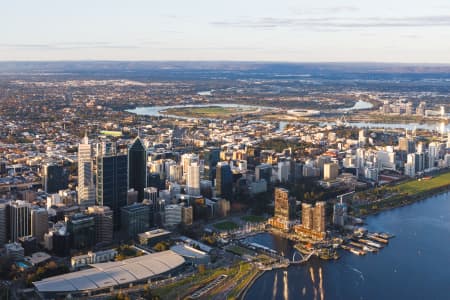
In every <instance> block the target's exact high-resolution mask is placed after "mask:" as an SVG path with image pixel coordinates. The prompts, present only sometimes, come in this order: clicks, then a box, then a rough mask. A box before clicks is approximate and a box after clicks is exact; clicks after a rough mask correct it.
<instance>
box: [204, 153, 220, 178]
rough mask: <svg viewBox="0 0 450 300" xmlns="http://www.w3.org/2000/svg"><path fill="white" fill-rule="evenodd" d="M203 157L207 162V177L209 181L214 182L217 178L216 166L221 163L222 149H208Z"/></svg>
mask: <svg viewBox="0 0 450 300" xmlns="http://www.w3.org/2000/svg"><path fill="white" fill-rule="evenodd" d="M203 156H204V160H205V176H206V178H207V179H209V180H214V178H215V176H216V165H217V163H218V162H219V161H220V148H215V147H209V148H206V149H205V152H204V154H203Z"/></svg>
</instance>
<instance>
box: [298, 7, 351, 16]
mask: <svg viewBox="0 0 450 300" xmlns="http://www.w3.org/2000/svg"><path fill="white" fill-rule="evenodd" d="M291 10H292V11H293V12H295V13H296V14H298V15H321V14H336V13H344V12H356V11H359V8H358V7H356V6H350V5H343V6H332V7H315V8H298V7H295V8H292V9H291Z"/></svg>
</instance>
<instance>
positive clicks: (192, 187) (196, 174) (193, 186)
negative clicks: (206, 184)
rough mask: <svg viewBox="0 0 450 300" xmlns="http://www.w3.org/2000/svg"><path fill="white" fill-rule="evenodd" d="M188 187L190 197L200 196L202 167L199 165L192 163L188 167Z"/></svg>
mask: <svg viewBox="0 0 450 300" xmlns="http://www.w3.org/2000/svg"><path fill="white" fill-rule="evenodd" d="M186 186H187V193H188V194H189V195H191V196H198V195H200V167H199V165H198V164H197V163H192V164H191V165H190V166H189V167H188V172H187V180H186Z"/></svg>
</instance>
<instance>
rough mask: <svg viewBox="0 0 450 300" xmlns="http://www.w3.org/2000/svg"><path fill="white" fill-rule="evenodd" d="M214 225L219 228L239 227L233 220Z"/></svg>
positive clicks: (231, 228)
mask: <svg viewBox="0 0 450 300" xmlns="http://www.w3.org/2000/svg"><path fill="white" fill-rule="evenodd" d="M213 226H214V227H215V228H217V229H219V230H234V229H238V228H239V225H238V224H236V223H234V222H231V221H225V222H220V223H216V224H214V225H213Z"/></svg>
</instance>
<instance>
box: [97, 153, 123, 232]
mask: <svg viewBox="0 0 450 300" xmlns="http://www.w3.org/2000/svg"><path fill="white" fill-rule="evenodd" d="M127 167H128V156H127V155H126V154H125V153H116V149H115V146H111V145H99V149H98V153H97V202H98V205H100V206H108V207H109V208H110V209H112V211H113V223H114V230H119V229H120V209H121V208H122V207H124V206H126V205H127V192H128V187H127Z"/></svg>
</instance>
